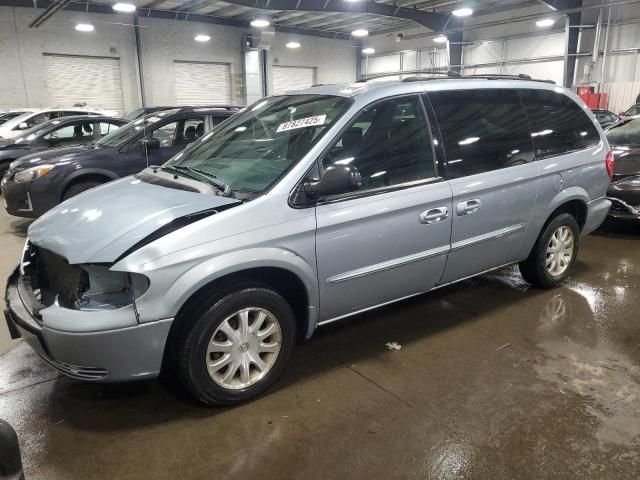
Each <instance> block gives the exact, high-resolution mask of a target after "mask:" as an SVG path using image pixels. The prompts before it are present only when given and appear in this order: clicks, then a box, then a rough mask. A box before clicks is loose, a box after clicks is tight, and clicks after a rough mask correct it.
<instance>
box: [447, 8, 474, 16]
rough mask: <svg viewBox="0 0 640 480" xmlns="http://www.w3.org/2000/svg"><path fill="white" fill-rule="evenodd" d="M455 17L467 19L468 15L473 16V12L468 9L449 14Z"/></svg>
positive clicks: (459, 9) (460, 9)
mask: <svg viewBox="0 0 640 480" xmlns="http://www.w3.org/2000/svg"><path fill="white" fill-rule="evenodd" d="M451 13H452V14H453V15H454V16H456V17H468V16H469V15H473V10H471V9H470V8H466V7H465V8H458V9H457V10H454V11H453V12H451Z"/></svg>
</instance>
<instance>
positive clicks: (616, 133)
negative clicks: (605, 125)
mask: <svg viewBox="0 0 640 480" xmlns="http://www.w3.org/2000/svg"><path fill="white" fill-rule="evenodd" d="M605 134H606V135H607V139H608V140H609V143H610V144H611V145H640V118H636V119H634V120H629V121H627V122H623V123H618V124H616V125H614V126H612V127H611V128H610V129H608V130H607V131H606V132H605Z"/></svg>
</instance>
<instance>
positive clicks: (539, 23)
mask: <svg viewBox="0 0 640 480" xmlns="http://www.w3.org/2000/svg"><path fill="white" fill-rule="evenodd" d="M554 23H556V21H555V20H554V19H553V18H542V19H540V20H538V21H537V22H536V25H537V26H539V27H550V26H551V25H553V24H554Z"/></svg>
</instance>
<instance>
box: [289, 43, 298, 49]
mask: <svg viewBox="0 0 640 480" xmlns="http://www.w3.org/2000/svg"><path fill="white" fill-rule="evenodd" d="M287 48H300V42H287Z"/></svg>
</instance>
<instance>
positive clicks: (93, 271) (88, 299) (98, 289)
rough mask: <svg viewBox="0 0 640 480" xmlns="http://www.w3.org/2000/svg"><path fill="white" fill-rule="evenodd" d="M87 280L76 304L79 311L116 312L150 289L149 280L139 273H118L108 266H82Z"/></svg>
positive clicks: (80, 289) (79, 291)
mask: <svg viewBox="0 0 640 480" xmlns="http://www.w3.org/2000/svg"><path fill="white" fill-rule="evenodd" d="M81 268H82V270H84V271H85V272H86V274H87V275H86V277H85V280H84V281H83V282H82V283H83V284H84V285H82V286H81V287H80V288H79V289H78V291H77V299H76V301H75V302H74V303H75V305H74V306H73V307H75V308H76V309H78V310H114V309H117V308H121V307H126V306H128V305H131V304H133V303H134V302H135V300H136V299H137V298H140V296H142V295H143V294H144V293H145V292H146V291H147V289H148V288H149V279H148V278H147V277H146V276H144V275H141V274H139V273H129V272H116V271H112V270H109V267H108V266H106V265H90V264H89V265H81Z"/></svg>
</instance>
